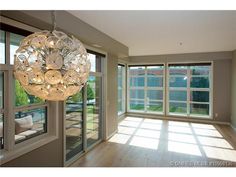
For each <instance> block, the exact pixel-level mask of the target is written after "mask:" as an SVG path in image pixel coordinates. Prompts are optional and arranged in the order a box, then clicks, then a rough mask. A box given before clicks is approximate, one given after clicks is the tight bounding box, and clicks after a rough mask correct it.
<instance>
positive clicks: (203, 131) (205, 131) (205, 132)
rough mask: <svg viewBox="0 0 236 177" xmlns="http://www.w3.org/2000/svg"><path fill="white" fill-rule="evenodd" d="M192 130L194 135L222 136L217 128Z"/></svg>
mask: <svg viewBox="0 0 236 177" xmlns="http://www.w3.org/2000/svg"><path fill="white" fill-rule="evenodd" d="M194 132H195V134H196V135H202V136H212V137H220V138H223V136H222V135H221V134H220V133H219V132H218V131H217V130H208V129H199V128H194Z"/></svg>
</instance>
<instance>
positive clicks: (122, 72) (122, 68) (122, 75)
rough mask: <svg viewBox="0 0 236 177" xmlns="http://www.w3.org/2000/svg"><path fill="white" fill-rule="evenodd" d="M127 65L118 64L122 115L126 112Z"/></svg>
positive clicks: (120, 111) (119, 109)
mask: <svg viewBox="0 0 236 177" xmlns="http://www.w3.org/2000/svg"><path fill="white" fill-rule="evenodd" d="M125 70H126V69H125V65H121V64H119V65H118V115H121V114H123V113H124V112H125V105H126V104H125V102H126V99H125V97H126V95H125V78H126V74H125V72H126V71H125Z"/></svg>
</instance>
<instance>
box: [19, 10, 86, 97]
mask: <svg viewBox="0 0 236 177" xmlns="http://www.w3.org/2000/svg"><path fill="white" fill-rule="evenodd" d="M52 21H53V30H52V31H46V30H45V31H41V32H35V33H33V34H31V35H29V36H27V37H26V38H24V39H23V40H22V41H21V43H20V46H19V48H18V49H17V50H16V53H15V56H14V57H15V58H14V61H15V62H14V76H15V78H16V79H17V80H18V81H19V83H20V84H21V86H22V87H23V88H24V89H25V90H26V92H27V93H29V94H30V95H35V96H37V97H39V98H41V99H44V100H51V101H62V100H66V99H67V98H68V97H69V96H71V95H74V94H76V93H78V92H79V91H80V90H81V88H82V87H83V86H84V85H85V83H86V82H87V79H88V77H89V72H90V67H91V64H90V61H89V59H88V54H87V51H86V49H85V47H84V46H83V44H82V43H81V42H80V41H79V40H78V39H76V38H75V37H74V36H69V35H67V34H65V33H64V32H62V31H57V30H56V22H55V21H56V20H55V12H53V13H52Z"/></svg>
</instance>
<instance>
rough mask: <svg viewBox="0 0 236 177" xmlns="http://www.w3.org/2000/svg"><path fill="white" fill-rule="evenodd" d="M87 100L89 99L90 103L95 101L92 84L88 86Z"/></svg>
mask: <svg viewBox="0 0 236 177" xmlns="http://www.w3.org/2000/svg"><path fill="white" fill-rule="evenodd" d="M87 99H88V101H90V100H93V99H94V92H93V89H92V88H91V86H90V84H88V85H87Z"/></svg>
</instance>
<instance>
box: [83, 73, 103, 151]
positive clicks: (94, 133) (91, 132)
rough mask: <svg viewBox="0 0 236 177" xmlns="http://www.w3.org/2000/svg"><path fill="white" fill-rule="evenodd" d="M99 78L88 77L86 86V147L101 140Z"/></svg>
mask: <svg viewBox="0 0 236 177" xmlns="http://www.w3.org/2000/svg"><path fill="white" fill-rule="evenodd" d="M101 81H102V80H101V77H98V76H97V77H96V76H90V77H89V81H88V84H87V120H86V129H87V130H86V137H87V147H90V146H92V145H93V144H94V143H96V142H97V141H98V140H99V139H101V132H100V130H99V129H100V127H101V101H102V100H101V98H102V97H101V95H102V92H101V86H102V84H101V83H102V82H101Z"/></svg>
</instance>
